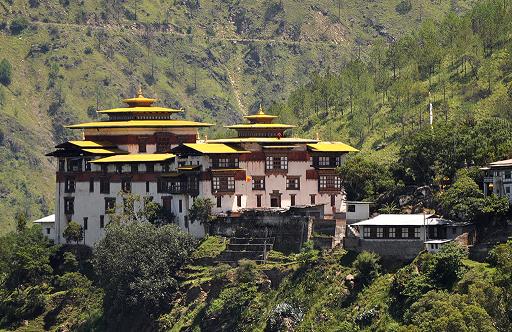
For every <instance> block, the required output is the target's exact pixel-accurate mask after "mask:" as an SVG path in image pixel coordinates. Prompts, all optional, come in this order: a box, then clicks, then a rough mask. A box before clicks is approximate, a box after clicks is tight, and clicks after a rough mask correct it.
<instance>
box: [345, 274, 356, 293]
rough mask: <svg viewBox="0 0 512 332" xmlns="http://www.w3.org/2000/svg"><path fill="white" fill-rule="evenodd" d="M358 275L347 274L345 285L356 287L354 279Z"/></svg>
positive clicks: (350, 287)
mask: <svg viewBox="0 0 512 332" xmlns="http://www.w3.org/2000/svg"><path fill="white" fill-rule="evenodd" d="M355 279H356V277H355V276H354V275H353V274H347V276H346V277H345V286H347V287H348V288H349V289H352V288H354V280H355Z"/></svg>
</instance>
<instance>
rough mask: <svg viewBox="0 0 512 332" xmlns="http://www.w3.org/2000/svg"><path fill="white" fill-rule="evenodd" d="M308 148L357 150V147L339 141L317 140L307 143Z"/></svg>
mask: <svg viewBox="0 0 512 332" xmlns="http://www.w3.org/2000/svg"><path fill="white" fill-rule="evenodd" d="M308 148H309V149H311V151H313V152H357V151H359V150H358V149H356V148H354V147H351V146H350V145H348V144H345V143H341V142H318V143H314V144H308Z"/></svg>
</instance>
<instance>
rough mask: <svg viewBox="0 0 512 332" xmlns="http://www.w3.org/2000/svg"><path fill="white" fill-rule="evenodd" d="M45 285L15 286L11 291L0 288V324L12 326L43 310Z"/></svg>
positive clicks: (46, 288)
mask: <svg viewBox="0 0 512 332" xmlns="http://www.w3.org/2000/svg"><path fill="white" fill-rule="evenodd" d="M47 291H48V287H47V286H46V285H41V286H30V287H27V288H17V289H15V290H13V291H11V292H8V291H1V290H0V313H1V315H0V326H13V325H15V324H17V323H19V322H21V321H22V320H24V319H32V318H34V317H36V316H37V315H39V314H41V313H42V312H43V311H44V308H45V306H46V293H47Z"/></svg>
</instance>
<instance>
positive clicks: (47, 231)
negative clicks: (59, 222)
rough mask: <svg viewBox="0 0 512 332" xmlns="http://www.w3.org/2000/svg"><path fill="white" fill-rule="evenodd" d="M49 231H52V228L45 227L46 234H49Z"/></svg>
mask: <svg viewBox="0 0 512 332" xmlns="http://www.w3.org/2000/svg"><path fill="white" fill-rule="evenodd" d="M51 231H52V229H51V228H49V227H48V228H46V234H47V235H50V233H51Z"/></svg>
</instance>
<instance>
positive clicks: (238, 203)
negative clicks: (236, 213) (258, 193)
mask: <svg viewBox="0 0 512 332" xmlns="http://www.w3.org/2000/svg"><path fill="white" fill-rule="evenodd" d="M236 206H237V207H242V195H236Z"/></svg>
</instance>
